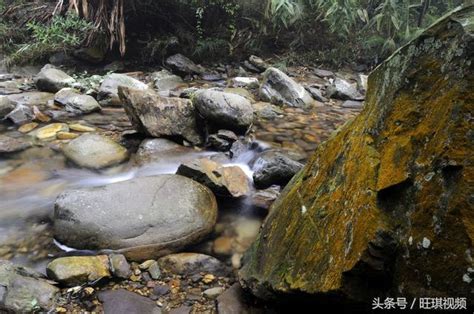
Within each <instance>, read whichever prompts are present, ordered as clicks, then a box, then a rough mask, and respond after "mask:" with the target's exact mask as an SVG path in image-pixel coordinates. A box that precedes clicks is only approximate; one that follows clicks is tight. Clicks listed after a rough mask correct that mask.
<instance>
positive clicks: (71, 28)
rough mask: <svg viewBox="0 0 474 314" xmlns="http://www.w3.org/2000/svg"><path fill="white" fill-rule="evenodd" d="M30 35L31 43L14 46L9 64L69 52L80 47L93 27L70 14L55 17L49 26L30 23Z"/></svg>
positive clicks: (28, 25)
mask: <svg viewBox="0 0 474 314" xmlns="http://www.w3.org/2000/svg"><path fill="white" fill-rule="evenodd" d="M26 28H27V31H28V33H29V34H30V36H29V42H25V43H20V44H13V47H11V48H13V49H11V50H14V51H13V53H11V54H10V55H9V56H8V58H7V64H24V63H27V62H33V61H37V60H41V59H44V58H45V57H47V56H49V55H50V54H52V53H54V52H57V51H61V50H63V51H68V50H70V49H73V48H76V47H78V46H79V45H80V44H81V43H82V42H83V41H84V40H85V38H86V36H87V34H88V32H89V31H90V30H91V29H92V28H93V25H92V24H91V23H90V22H88V21H86V20H84V19H82V18H80V17H78V16H77V15H75V14H72V13H68V14H67V15H65V16H61V15H55V16H53V18H52V19H51V21H50V22H49V23H47V24H43V23H38V22H29V23H28V24H27V25H26Z"/></svg>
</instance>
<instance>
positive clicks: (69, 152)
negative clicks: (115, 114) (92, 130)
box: [63, 134, 128, 169]
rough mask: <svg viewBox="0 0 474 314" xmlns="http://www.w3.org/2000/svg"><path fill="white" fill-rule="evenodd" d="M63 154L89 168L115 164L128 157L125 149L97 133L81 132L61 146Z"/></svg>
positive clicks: (100, 167)
mask: <svg viewBox="0 0 474 314" xmlns="http://www.w3.org/2000/svg"><path fill="white" fill-rule="evenodd" d="M63 153H64V155H65V156H66V157H67V158H68V159H69V160H71V161H73V162H74V163H75V164H77V165H79V166H81V167H84V168H89V169H102V168H106V167H110V166H114V165H117V164H119V163H121V162H123V161H125V160H126V159H127V158H128V152H127V149H126V148H125V147H123V146H121V145H120V144H118V143H116V142H114V141H112V140H111V139H108V138H106V137H104V136H102V135H98V134H83V135H81V136H79V137H78V138H76V139H74V140H72V141H71V142H69V143H68V144H67V145H66V146H65V147H64V148H63Z"/></svg>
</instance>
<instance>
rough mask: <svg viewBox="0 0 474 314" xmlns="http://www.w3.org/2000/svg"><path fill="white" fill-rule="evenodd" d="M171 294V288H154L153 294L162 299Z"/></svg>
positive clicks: (165, 286)
mask: <svg viewBox="0 0 474 314" xmlns="http://www.w3.org/2000/svg"><path fill="white" fill-rule="evenodd" d="M169 292H170V287H168V286H167V285H157V286H155V287H154V288H153V292H152V294H153V295H156V296H158V297H160V296H162V295H165V294H167V293H169Z"/></svg>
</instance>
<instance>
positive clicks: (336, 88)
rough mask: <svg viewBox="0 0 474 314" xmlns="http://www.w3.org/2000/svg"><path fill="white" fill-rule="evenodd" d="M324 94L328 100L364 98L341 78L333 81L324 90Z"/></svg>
mask: <svg viewBox="0 0 474 314" xmlns="http://www.w3.org/2000/svg"><path fill="white" fill-rule="evenodd" d="M326 94H327V96H328V97H330V98H336V99H341V100H364V98H365V97H364V96H363V95H362V94H361V93H359V91H358V90H357V88H356V87H354V85H352V84H351V83H349V82H348V81H346V80H344V79H341V78H336V79H335V80H334V82H333V83H332V85H330V86H329V87H328V88H327V89H326Z"/></svg>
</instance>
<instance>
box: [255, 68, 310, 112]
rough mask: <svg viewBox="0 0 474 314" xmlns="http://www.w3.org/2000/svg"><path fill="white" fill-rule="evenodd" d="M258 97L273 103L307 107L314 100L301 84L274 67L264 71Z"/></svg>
mask: <svg viewBox="0 0 474 314" xmlns="http://www.w3.org/2000/svg"><path fill="white" fill-rule="evenodd" d="M260 98H262V100H263V101H267V102H271V103H272V104H275V105H279V106H289V107H308V106H310V105H311V104H312V103H313V102H314V100H313V98H311V95H310V94H309V93H308V92H307V91H306V89H305V88H304V87H303V86H301V85H300V84H298V83H297V82H296V81H295V80H293V79H292V78H291V77H289V76H288V75H286V74H285V73H283V72H282V71H280V70H278V69H276V68H268V69H267V70H266V71H265V73H264V75H263V83H262V85H261V86H260Z"/></svg>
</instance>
